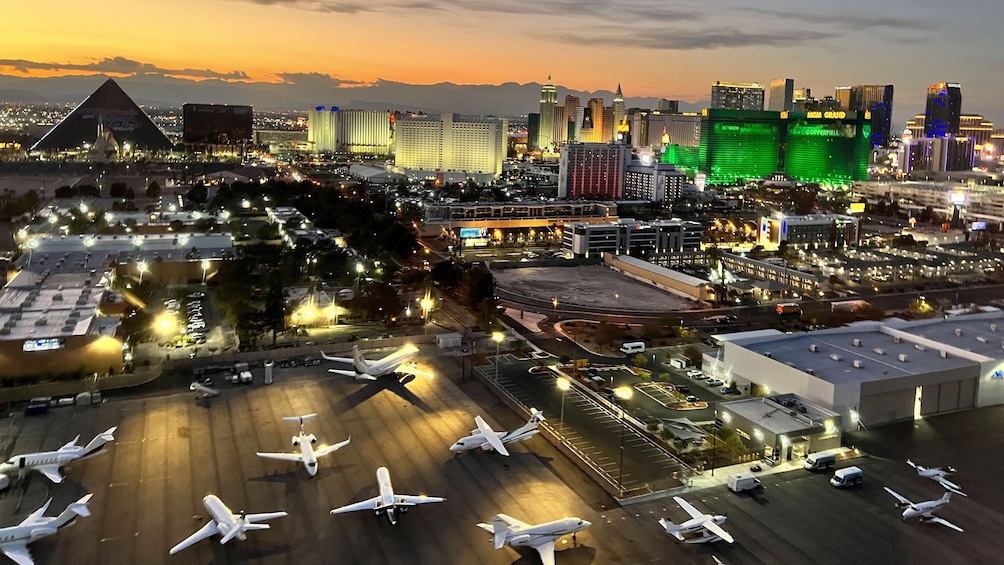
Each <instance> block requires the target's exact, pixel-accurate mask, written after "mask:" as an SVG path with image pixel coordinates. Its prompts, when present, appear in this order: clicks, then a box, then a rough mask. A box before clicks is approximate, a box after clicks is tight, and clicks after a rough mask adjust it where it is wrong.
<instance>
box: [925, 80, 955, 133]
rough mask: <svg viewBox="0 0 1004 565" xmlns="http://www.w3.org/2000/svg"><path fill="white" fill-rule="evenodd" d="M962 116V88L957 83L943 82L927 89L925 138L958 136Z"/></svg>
mask: <svg viewBox="0 0 1004 565" xmlns="http://www.w3.org/2000/svg"><path fill="white" fill-rule="evenodd" d="M961 114H962V86H961V85H960V84H959V83H957V82H941V83H938V84H932V85H931V86H928V87H927V111H926V112H925V121H924V137H946V136H949V135H958V133H959V116H960V115H961Z"/></svg>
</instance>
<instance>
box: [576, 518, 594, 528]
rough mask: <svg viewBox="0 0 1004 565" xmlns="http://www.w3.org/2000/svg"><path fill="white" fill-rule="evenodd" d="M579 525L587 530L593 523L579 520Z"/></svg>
mask: <svg viewBox="0 0 1004 565" xmlns="http://www.w3.org/2000/svg"><path fill="white" fill-rule="evenodd" d="M579 525H580V526H582V528H583V529H585V528H588V527H589V526H592V525H593V523H592V522H589V521H586V520H579Z"/></svg>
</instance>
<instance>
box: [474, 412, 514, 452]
mask: <svg viewBox="0 0 1004 565" xmlns="http://www.w3.org/2000/svg"><path fill="white" fill-rule="evenodd" d="M474 423H475V424H477V425H478V431H479V432H481V435H482V436H484V438H485V441H487V442H488V445H490V446H492V448H493V449H495V451H498V452H499V453H501V454H502V455H505V456H507V457H508V456H509V450H508V449H506V448H505V445H502V440H500V439H499V436H498V434H496V433H495V430H493V429H492V427H491V426H489V425H488V422H485V419H484V418H482V417H481V416H475V417H474Z"/></svg>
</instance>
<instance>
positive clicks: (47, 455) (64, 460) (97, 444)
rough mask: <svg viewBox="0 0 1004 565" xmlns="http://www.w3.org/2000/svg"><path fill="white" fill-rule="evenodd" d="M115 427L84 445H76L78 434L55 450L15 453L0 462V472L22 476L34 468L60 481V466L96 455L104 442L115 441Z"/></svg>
mask: <svg viewBox="0 0 1004 565" xmlns="http://www.w3.org/2000/svg"><path fill="white" fill-rule="evenodd" d="M116 429H118V428H117V427H114V428H108V430H107V431H106V432H105V433H103V434H98V435H97V436H95V437H94V439H92V440H91V442H90V443H88V444H87V445H86V446H84V447H81V446H79V445H77V440H79V439H80V436H79V435H78V436H77V437H75V438H73V441H71V442H70V443H68V444H66V445H64V446H63V447H60V448H59V449H58V450H56V451H39V452H37V453H25V454H23V455H15V456H13V457H11V458H10V459H8V460H7V461H6V462H5V463H0V473H4V474H9V473H12V472H14V471H17V472H18V476H23V475H24V473H25V472H26V471H30V470H32V469H35V470H36V471H38V472H39V473H42V474H43V475H45V476H46V477H48V478H49V480H50V481H52V482H54V483H61V482H63V475H61V474H60V473H59V468H60V467H63V466H64V465H66V464H68V463H70V462H71V461H76V460H77V459H84V458H86V457H90V456H92V455H96V454H97V453H98V452H99V451H101V449H102V448H104V446H105V444H106V443H108V442H110V441H115V437H114V436H113V435H112V434H114V433H115V430H116Z"/></svg>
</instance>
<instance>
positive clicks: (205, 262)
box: [202, 259, 209, 286]
mask: <svg viewBox="0 0 1004 565" xmlns="http://www.w3.org/2000/svg"><path fill="white" fill-rule="evenodd" d="M208 270H209V261H208V260H207V259H203V260H202V285H203V286H205V284H206V271H208Z"/></svg>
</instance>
